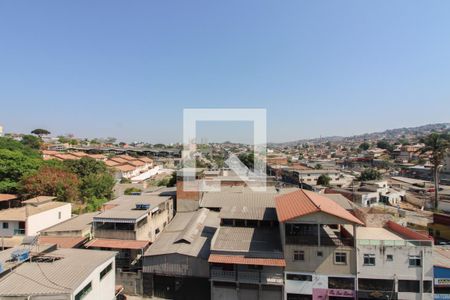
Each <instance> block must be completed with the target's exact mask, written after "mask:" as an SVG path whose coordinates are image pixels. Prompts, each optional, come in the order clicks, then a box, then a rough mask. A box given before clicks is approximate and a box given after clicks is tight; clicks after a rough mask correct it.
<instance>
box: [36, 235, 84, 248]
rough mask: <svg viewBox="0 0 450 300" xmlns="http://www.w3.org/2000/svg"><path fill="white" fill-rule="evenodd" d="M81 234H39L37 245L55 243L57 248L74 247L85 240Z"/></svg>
mask: <svg viewBox="0 0 450 300" xmlns="http://www.w3.org/2000/svg"><path fill="white" fill-rule="evenodd" d="M86 239H87V238H85V237H82V236H39V245H41V244H55V245H56V246H57V247H58V248H75V247H77V246H80V245H81V244H83V243H84V242H85V241H86Z"/></svg>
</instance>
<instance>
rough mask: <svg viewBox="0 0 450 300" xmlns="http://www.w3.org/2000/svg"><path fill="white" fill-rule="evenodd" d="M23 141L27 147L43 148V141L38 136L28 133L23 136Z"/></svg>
mask: <svg viewBox="0 0 450 300" xmlns="http://www.w3.org/2000/svg"><path fill="white" fill-rule="evenodd" d="M21 143H22V144H24V145H25V146H27V147H30V148H31V149H35V150H39V149H40V148H41V143H42V142H41V140H40V139H39V138H38V137H37V136H34V135H31V134H26V135H24V136H22V141H21Z"/></svg>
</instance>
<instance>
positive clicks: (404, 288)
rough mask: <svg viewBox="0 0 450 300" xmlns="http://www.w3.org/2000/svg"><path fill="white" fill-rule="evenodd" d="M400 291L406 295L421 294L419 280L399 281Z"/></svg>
mask: <svg viewBox="0 0 450 300" xmlns="http://www.w3.org/2000/svg"><path fill="white" fill-rule="evenodd" d="M398 291H399V292H406V293H420V281H419V280H399V281H398Z"/></svg>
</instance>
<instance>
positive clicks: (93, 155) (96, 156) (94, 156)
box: [88, 154, 106, 159]
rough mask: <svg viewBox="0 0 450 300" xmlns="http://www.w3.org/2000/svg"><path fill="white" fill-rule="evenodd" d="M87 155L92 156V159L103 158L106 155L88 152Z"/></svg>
mask: <svg viewBox="0 0 450 300" xmlns="http://www.w3.org/2000/svg"><path fill="white" fill-rule="evenodd" d="M88 157H90V158H93V159H105V158H106V156H104V155H103V154H88Z"/></svg>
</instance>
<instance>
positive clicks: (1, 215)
mask: <svg viewBox="0 0 450 300" xmlns="http://www.w3.org/2000/svg"><path fill="white" fill-rule="evenodd" d="M64 205H70V204H69V203H66V202H56V201H53V202H48V203H43V204H40V205H39V206H33V205H26V206H22V207H17V208H8V209H4V210H0V220H2V221H23V222H24V221H26V219H27V215H28V216H32V215H36V214H39V213H41V212H44V211H47V210H50V209H54V208H57V207H61V206H64Z"/></svg>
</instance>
